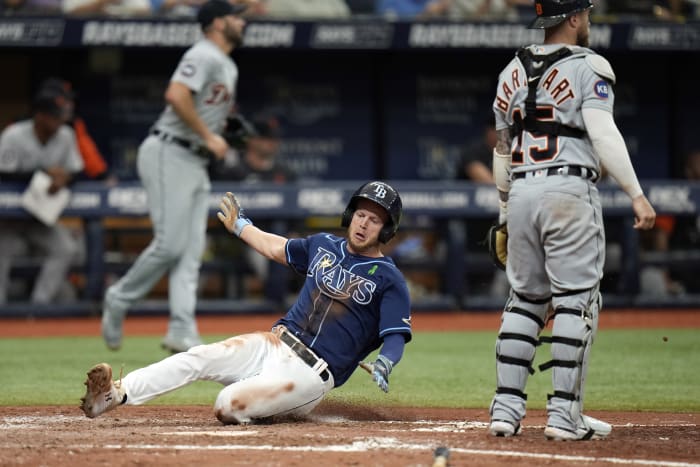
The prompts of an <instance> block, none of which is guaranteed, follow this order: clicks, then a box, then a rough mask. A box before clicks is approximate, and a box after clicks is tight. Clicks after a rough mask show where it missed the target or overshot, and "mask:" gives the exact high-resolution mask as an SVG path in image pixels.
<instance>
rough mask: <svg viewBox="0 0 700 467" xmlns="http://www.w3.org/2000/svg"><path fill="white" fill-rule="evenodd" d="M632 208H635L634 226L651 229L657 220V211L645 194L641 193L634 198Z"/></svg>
mask: <svg viewBox="0 0 700 467" xmlns="http://www.w3.org/2000/svg"><path fill="white" fill-rule="evenodd" d="M632 210H634V228H635V229H641V230H649V229H651V228H652V227H654V223H655V222H656V211H654V208H653V207H652V206H651V203H649V200H648V199H647V197H646V196H644V195H639V196H637V197H636V198H634V199H633V200H632Z"/></svg>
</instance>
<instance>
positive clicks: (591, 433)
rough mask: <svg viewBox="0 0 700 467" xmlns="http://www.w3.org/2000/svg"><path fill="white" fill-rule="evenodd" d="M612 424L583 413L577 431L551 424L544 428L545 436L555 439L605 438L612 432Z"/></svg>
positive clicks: (582, 439) (583, 439) (581, 439)
mask: <svg viewBox="0 0 700 467" xmlns="http://www.w3.org/2000/svg"><path fill="white" fill-rule="evenodd" d="M611 431H612V426H611V425H610V424H609V423H605V422H604V421H602V420H598V419H597V418H593V417H589V416H588V415H581V418H580V419H579V424H578V426H577V427H576V431H575V432H573V431H571V430H568V429H565V428H561V427H556V426H550V425H548V426H547V427H546V428H545V429H544V436H545V437H546V438H547V439H551V440H554V441H585V440H589V439H603V438H605V437H606V436H608V435H609V434H610V432H611Z"/></svg>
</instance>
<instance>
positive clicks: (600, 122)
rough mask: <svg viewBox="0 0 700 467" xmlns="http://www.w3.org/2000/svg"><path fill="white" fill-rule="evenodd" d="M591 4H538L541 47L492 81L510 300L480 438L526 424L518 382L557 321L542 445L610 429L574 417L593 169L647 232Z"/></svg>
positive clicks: (595, 241) (595, 227) (568, 0)
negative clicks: (592, 32) (592, 43)
mask: <svg viewBox="0 0 700 467" xmlns="http://www.w3.org/2000/svg"><path fill="white" fill-rule="evenodd" d="M592 6H593V3H592V2H591V1H590V0H537V1H536V3H535V11H536V13H537V18H536V19H535V21H534V22H533V23H532V24H531V25H530V27H531V28H544V29H545V40H544V44H543V45H531V46H528V47H524V48H522V49H520V50H519V51H518V52H517V54H516V57H515V58H514V59H513V60H512V61H511V62H510V63H509V64H508V65H507V66H506V67H505V69H503V71H502V72H501V74H500V76H499V81H498V88H497V91H496V98H495V100H494V112H495V115H496V130H497V133H498V142H497V143H496V147H495V149H494V157H493V169H494V179H495V181H496V185H497V187H498V190H499V193H500V195H501V210H500V215H499V218H500V219H499V220H500V221H505V220H507V228H508V235H509V237H508V259H507V265H506V272H507V275H508V280H509V283H510V286H511V293H510V296H509V298H508V301H507V303H506V306H505V311H504V313H503V317H502V322H501V328H500V331H499V335H498V339H497V341H496V370H497V389H496V395H495V396H494V398H493V401H492V403H491V408H490V413H491V424H490V426H489V431H490V433H491V434H493V435H495V436H512V435H516V434H518V432H519V431H520V422H521V420H522V419H523V418H524V417H525V401H526V399H527V396H526V394H525V392H524V391H525V384H526V382H527V377H528V373H529V372H534V370H532V368H531V365H532V361H533V359H534V356H535V346H536V345H537V344H538V336H539V334H540V332H541V331H542V329H543V328H544V327H545V325H546V323H547V322H548V320H550V319H552V320H553V321H554V324H553V327H552V336H551V337H549V338H544V337H543V338H541V339H540V342H548V343H551V345H552V347H551V354H552V360H551V361H550V362H548V363H545V364H543V365H541V366H540V370H544V369H547V368H552V371H553V375H552V385H553V389H554V391H553V394H551V395H550V396H549V397H548V401H547V426H546V428H545V430H544V434H545V436H546V437H547V438H548V439H556V440H582V439H590V438H600V437H605V436H607V434H608V433H610V430H611V427H610V425H609V424H607V423H605V422H601V421H600V420H595V419H593V418H591V417H587V416H585V415H583V413H582V410H583V401H584V388H585V383H586V370H587V368H588V361H589V358H590V350H591V344H592V343H593V339H594V337H595V334H596V330H597V325H598V313H599V311H600V308H601V306H602V301H601V295H600V291H599V284H600V280H601V278H602V275H603V272H602V270H603V263H604V261H605V235H604V230H603V217H602V210H601V205H600V199H599V196H598V190H597V188H596V185H595V182H596V181H597V179H598V177H599V174H600V172H601V165H602V166H604V167H605V168H606V169H607V171H608V173H610V174H611V175H612V177H613V178H614V179H615V180H616V181H617V182H618V183H619V184H620V186H621V187H622V189H623V190H624V191H625V192H626V193H627V195H629V197H630V198H631V199H632V209H633V211H634V215H635V221H634V227H635V228H636V229H650V228H652V227H653V226H654V220H655V217H656V214H655V212H654V209H653V208H652V206H651V205H650V204H649V201H648V200H647V198H646V197H645V196H644V194H643V192H642V189H641V187H640V185H639V182H638V181H637V176H636V174H635V171H634V169H633V167H632V164H631V161H630V158H629V154H628V152H627V148H626V147H625V143H624V140H623V139H622V135H621V134H620V132H619V130H618V128H617V126H616V124H615V121H614V119H613V101H614V95H613V90H612V85H613V84H614V83H615V74H614V73H613V70H612V67H611V66H610V64H609V63H608V61H607V60H605V59H604V58H603V57H601V56H599V55H597V54H595V53H594V52H593V51H591V50H590V49H588V48H586V47H587V46H588V34H589V13H590V9H591V8H592Z"/></svg>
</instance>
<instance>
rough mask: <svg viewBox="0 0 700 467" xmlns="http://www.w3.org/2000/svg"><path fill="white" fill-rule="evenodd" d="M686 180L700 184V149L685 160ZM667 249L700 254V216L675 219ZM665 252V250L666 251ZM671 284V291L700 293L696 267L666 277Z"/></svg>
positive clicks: (665, 241) (667, 241)
mask: <svg viewBox="0 0 700 467" xmlns="http://www.w3.org/2000/svg"><path fill="white" fill-rule="evenodd" d="M684 172H685V173H684V175H685V178H686V179H687V180H688V181H690V182H700V149H695V150H691V151H689V152H688V154H687V156H686V158H685V167H684ZM663 242H664V243H665V246H666V249H667V250H670V251H673V250H678V251H681V252H684V251H693V252H694V253H695V254H700V215H698V214H695V215H692V216H678V217H676V218H675V224H674V225H673V231H672V232H670V233H669V234H668V238H667V239H664V240H663ZM664 251H665V250H664ZM666 277H667V278H668V280H669V282H670V286H671V291H673V290H677V288H678V287H680V288H681V290H682V289H685V290H686V291H688V292H691V293H698V292H700V276H699V275H698V274H697V271H696V269H695V267H688V268H683V269H682V271H679V272H673V273H672V274H667V276H666Z"/></svg>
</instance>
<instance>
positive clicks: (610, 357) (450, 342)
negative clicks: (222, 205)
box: [0, 329, 700, 412]
mask: <svg viewBox="0 0 700 467" xmlns="http://www.w3.org/2000/svg"><path fill="white" fill-rule="evenodd" d="M663 336H667V337H668V341H667V342H665V341H663V339H662V337H663ZM223 337H226V336H205V338H206V340H207V341H208V342H212V341H214V340H217V339H219V338H223ZM494 339H495V333H494V332H468V333H467V332H443V333H428V332H418V333H416V334H415V336H414V340H413V342H411V343H410V344H409V345H408V346H407V347H406V352H405V354H404V359H403V360H402V361H401V363H400V364H399V365H398V366H397V367H396V369H395V371H394V373H393V374H392V375H391V378H390V392H389V394H384V393H382V392H381V391H380V390H379V389H378V388H377V387H376V386H375V385H374V383H373V382H372V381H371V380H370V379H369V376H368V375H367V374H366V373H364V372H363V371H361V370H360V371H356V372H355V374H354V375H353V376H352V378H350V380H349V381H348V382H347V383H346V384H345V385H344V386H343V387H341V388H339V389H337V390H335V391H333V392H331V394H330V395H329V396H328V398H329V399H330V400H336V401H343V402H350V403H358V404H360V403H361V404H369V405H404V406H432V407H474V408H484V409H485V408H487V407H488V405H489V403H490V400H491V396H492V394H493V391H494V389H495V388H494V385H495V380H496V377H495V363H494V344H495V342H494ZM159 340H160V337H127V338H126V339H125V344H124V347H123V349H122V350H121V351H120V352H116V353H115V352H110V351H108V350H107V349H106V348H105V347H104V344H103V342H102V339H101V338H98V337H90V338H83V337H68V338H66V337H60V338H59V337H56V338H31V339H30V338H22V339H1V340H0V387H1V388H2V391H1V392H0V406H2V405H62V404H75V405H76V406H77V404H78V401H79V398H80V397H81V396H82V395H83V393H84V386H83V381H84V379H85V372H86V371H87V369H89V368H90V367H91V366H92V365H93V364H95V363H98V362H101V361H105V362H108V363H110V364H112V366H113V368H114V369H115V373H118V372H119V368H120V367H121V365H122V364H123V365H124V371H125V373H126V372H129V371H131V370H133V369H136V368H139V367H141V366H145V365H147V364H149V363H152V362H154V361H157V360H160V359H162V358H164V357H166V356H167V355H168V354H167V353H166V352H165V351H163V350H161V349H160V348H159ZM548 353H549V346H547V345H545V346H542V347H540V348H539V349H538V355H537V358H536V360H535V365H538V364H539V363H542V362H544V361H546V360H548V359H549V355H548ZM550 386H551V372H550V371H547V372H544V373H540V372H539V371H538V372H537V373H535V374H534V375H533V376H531V377H530V379H529V381H528V386H527V389H526V392H527V393H528V395H529V398H528V407H529V408H543V407H544V404H545V401H546V394H547V393H548V392H551V388H550ZM220 388H221V386H220V385H218V384H217V383H212V382H197V383H195V384H193V385H190V386H188V387H186V388H183V389H181V390H179V391H176V392H173V393H171V394H168V395H166V396H164V397H162V398H160V399H158V400H156V401H153V402H152V403H154V404H204V405H210V404H213V402H214V399H215V397H216V394H217V393H218V391H219V390H220ZM586 408H587V409H589V410H634V411H669V412H700V330H698V329H674V330H670V329H653V330H624V331H622V330H615V331H613V330H603V331H601V332H600V333H599V334H598V337H597V339H596V343H595V345H594V346H593V353H592V358H591V364H590V370H589V375H588V385H587V390H586Z"/></svg>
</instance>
